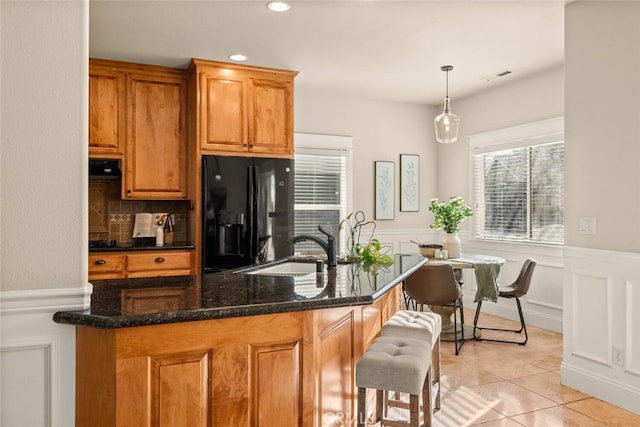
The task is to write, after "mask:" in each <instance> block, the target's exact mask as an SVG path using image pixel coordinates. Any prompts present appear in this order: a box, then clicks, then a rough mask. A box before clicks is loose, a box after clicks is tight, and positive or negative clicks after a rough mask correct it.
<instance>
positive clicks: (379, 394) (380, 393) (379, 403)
mask: <svg viewBox="0 0 640 427" xmlns="http://www.w3.org/2000/svg"><path fill="white" fill-rule="evenodd" d="M383 406H384V390H376V418H375V421H374V422H375V423H377V422H378V421H380V420H382V418H383V414H382V407H383Z"/></svg>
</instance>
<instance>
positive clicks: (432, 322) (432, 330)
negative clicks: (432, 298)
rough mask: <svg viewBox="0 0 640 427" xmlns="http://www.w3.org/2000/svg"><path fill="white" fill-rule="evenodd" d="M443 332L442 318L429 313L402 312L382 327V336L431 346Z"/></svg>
mask: <svg viewBox="0 0 640 427" xmlns="http://www.w3.org/2000/svg"><path fill="white" fill-rule="evenodd" d="M441 332H442V317H440V315H439V314H437V313H432V312H429V311H413V310H400V311H398V312H396V313H395V314H394V315H393V316H391V318H390V319H389V320H388V321H387V322H386V323H385V324H384V325H383V326H382V336H393V337H404V338H413V339H419V340H423V341H427V342H428V343H429V344H430V345H431V346H434V345H435V342H436V340H437V339H438V338H439V337H440V333H441Z"/></svg>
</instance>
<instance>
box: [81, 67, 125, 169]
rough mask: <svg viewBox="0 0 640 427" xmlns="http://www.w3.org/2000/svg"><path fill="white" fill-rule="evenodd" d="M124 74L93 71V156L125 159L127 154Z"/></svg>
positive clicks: (90, 87)
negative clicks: (125, 153) (125, 146)
mask: <svg viewBox="0 0 640 427" xmlns="http://www.w3.org/2000/svg"><path fill="white" fill-rule="evenodd" d="M124 94H125V80H124V74H123V73H121V72H119V71H116V70H113V69H110V68H107V67H100V66H90V67H89V156H90V157H91V156H95V157H98V156H100V157H117V158H120V157H122V154H123V152H124V138H125V136H124V134H125V131H124V103H125V101H124Z"/></svg>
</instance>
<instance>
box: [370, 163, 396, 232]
mask: <svg viewBox="0 0 640 427" xmlns="http://www.w3.org/2000/svg"><path fill="white" fill-rule="evenodd" d="M375 174H376V179H375V186H376V188H375V198H376V209H375V215H376V219H393V217H394V213H395V212H394V211H395V185H396V184H395V163H394V162H380V161H377V162H375Z"/></svg>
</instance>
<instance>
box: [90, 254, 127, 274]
mask: <svg viewBox="0 0 640 427" xmlns="http://www.w3.org/2000/svg"><path fill="white" fill-rule="evenodd" d="M124 260H125V255H124V254H112V253H102V252H98V253H90V254H89V279H118V278H122V277H124V264H125V261H124Z"/></svg>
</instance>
